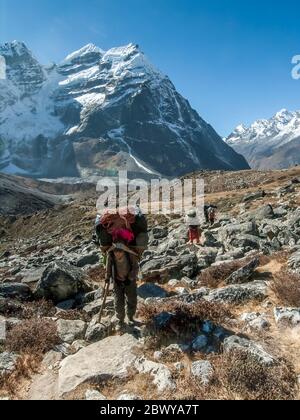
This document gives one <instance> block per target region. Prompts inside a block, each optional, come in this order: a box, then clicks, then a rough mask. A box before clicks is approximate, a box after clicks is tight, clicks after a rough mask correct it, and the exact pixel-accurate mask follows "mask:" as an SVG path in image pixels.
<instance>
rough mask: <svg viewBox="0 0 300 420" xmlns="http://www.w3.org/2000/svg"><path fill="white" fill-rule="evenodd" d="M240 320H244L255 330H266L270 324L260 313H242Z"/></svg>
mask: <svg viewBox="0 0 300 420" xmlns="http://www.w3.org/2000/svg"><path fill="white" fill-rule="evenodd" d="M241 320H242V321H244V322H245V323H246V324H247V326H249V328H250V329H252V330H256V331H264V330H268V329H269V328H270V326H271V324H270V322H269V321H267V320H266V319H265V315H264V314H260V313H255V312H252V313H244V314H243V315H242V316H241Z"/></svg>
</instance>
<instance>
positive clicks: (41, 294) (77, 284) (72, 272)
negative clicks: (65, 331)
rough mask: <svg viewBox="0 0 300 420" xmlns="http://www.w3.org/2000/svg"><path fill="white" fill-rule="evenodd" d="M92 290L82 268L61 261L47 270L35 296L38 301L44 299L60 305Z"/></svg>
mask: <svg viewBox="0 0 300 420" xmlns="http://www.w3.org/2000/svg"><path fill="white" fill-rule="evenodd" d="M90 290H91V289H90V287H89V285H88V283H87V278H86V276H85V274H84V272H83V271H82V270H81V269H80V268H77V267H74V266H72V265H70V264H67V263H65V262H62V261H59V262H54V263H52V264H50V265H49V266H48V267H47V268H46V270H45V271H44V273H43V275H42V278H41V280H40V281H39V283H38V284H37V286H36V289H35V291H34V295H35V297H36V298H38V299H40V298H44V299H48V300H52V301H53V302H54V303H59V302H62V301H64V300H68V299H71V298H73V297H75V296H76V295H78V294H79V293H85V292H88V291H90Z"/></svg>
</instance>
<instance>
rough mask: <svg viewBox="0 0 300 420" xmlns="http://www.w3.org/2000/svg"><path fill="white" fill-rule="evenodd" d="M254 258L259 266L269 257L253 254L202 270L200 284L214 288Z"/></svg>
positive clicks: (199, 278)
mask: <svg viewBox="0 0 300 420" xmlns="http://www.w3.org/2000/svg"><path fill="white" fill-rule="evenodd" d="M254 258H258V260H259V266H265V265H267V264H268V263H270V257H268V256H267V255H263V254H257V255H253V256H251V257H249V258H243V259H240V260H234V261H230V262H226V263H223V264H220V265H217V266H213V267H209V268H207V269H205V270H203V271H202V272H201V273H200V275H199V276H198V279H197V280H198V281H199V284H201V286H205V287H211V288H216V287H218V286H220V285H222V284H223V283H224V282H225V280H226V279H227V278H228V277H229V276H231V274H232V273H234V272H235V271H237V270H239V269H240V268H242V267H244V266H245V265H247V264H248V263H249V262H250V261H251V260H253V259H254Z"/></svg>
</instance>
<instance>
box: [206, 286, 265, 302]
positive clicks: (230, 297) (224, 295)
mask: <svg viewBox="0 0 300 420" xmlns="http://www.w3.org/2000/svg"><path fill="white" fill-rule="evenodd" d="M267 297H268V290H267V286H266V284H265V282H263V281H254V282H252V283H246V284H237V285H230V286H225V287H221V288H220V289H216V290H214V291H212V292H210V293H209V294H208V295H207V296H205V297H204V299H206V300H208V301H210V302H224V303H231V304H240V303H245V302H248V301H251V300H258V301H263V300H264V299H266V298H267Z"/></svg>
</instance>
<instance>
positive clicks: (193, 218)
mask: <svg viewBox="0 0 300 420" xmlns="http://www.w3.org/2000/svg"><path fill="white" fill-rule="evenodd" d="M186 223H187V225H188V232H189V233H188V235H189V242H188V243H189V244H191V245H194V244H196V245H200V243H201V241H200V239H201V235H202V231H201V228H200V221H199V219H198V217H197V210H196V209H193V210H190V211H189V212H188V214H187V216H186Z"/></svg>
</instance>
